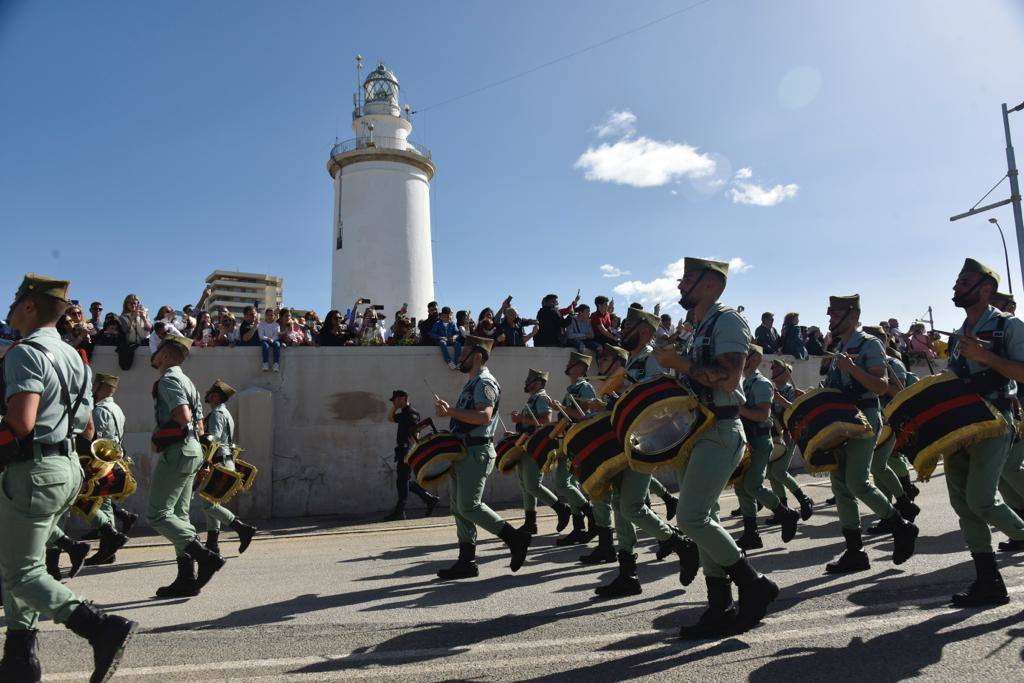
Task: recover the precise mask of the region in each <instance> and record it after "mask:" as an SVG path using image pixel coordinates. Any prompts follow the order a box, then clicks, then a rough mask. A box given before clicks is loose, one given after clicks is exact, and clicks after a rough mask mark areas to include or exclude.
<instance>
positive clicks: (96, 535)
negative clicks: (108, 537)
mask: <svg viewBox="0 0 1024 683" xmlns="http://www.w3.org/2000/svg"><path fill="white" fill-rule="evenodd" d="M78 540H79V541H98V540H100V530H99V529H97V528H96V527H93V528H92V529H89V530H88V531H86V532H85V533H84V534H82V535H81V536H79V537H78Z"/></svg>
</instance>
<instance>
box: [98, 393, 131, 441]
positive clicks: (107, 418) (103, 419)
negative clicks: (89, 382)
mask: <svg viewBox="0 0 1024 683" xmlns="http://www.w3.org/2000/svg"><path fill="white" fill-rule="evenodd" d="M92 422H93V426H94V427H96V438H97V439H113V440H114V441H116V442H117V443H121V442H122V441H124V423H125V419H124V411H123V410H121V406H119V405H117V404H116V403H114V397H113V396H107V397H106V398H104V399H100V400H99V401H96V405H95V407H94V408H93V409H92Z"/></svg>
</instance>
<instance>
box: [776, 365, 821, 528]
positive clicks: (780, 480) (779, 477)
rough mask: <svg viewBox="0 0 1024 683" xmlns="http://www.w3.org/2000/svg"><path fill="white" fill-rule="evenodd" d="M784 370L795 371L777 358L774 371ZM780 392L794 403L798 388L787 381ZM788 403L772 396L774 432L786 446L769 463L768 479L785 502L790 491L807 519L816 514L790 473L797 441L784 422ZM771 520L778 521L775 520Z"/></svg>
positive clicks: (802, 515)
mask: <svg viewBox="0 0 1024 683" xmlns="http://www.w3.org/2000/svg"><path fill="white" fill-rule="evenodd" d="M780 368H781V369H782V371H783V372H786V371H788V372H790V373H792V372H793V368H792V366H790V365H788V364H785V363H783V362H782V361H779V360H775V361H773V363H772V372H773V373H775V372H777V371H778V370H779V369H780ZM777 391H778V393H779V394H780V395H781V396H782V398H784V399H786V400H787V401H789V403H792V402H793V401H794V400H795V399H796V389H795V388H794V387H793V385H792V384H790V383H789V382H786V383H785V384H784V385H782V386H781V387H779V388H778V389H777ZM786 407H787V404H783V403H781V402H780V401H779V400H778V399H777V398H776V397H775V396H774V395H773V396H772V413H773V419H774V424H773V432H774V434H775V435H776V438H777V440H778V442H779V443H780V444H781V445H782V447H784V448H785V449H786V450H785V453H783V455H782V456H781V457H779V458H776V459H775V460H773V461H772V462H770V463H769V464H768V481H769V483H770V484H771V489H772V492H773V493H774V494H775V495H776V496H778V497H779V500H780V501H782V502H783V503H785V502H786V491H789V492H790V493H792V494H793V496H794V497H795V498H796V499H797V502H799V503H800V519H802V520H804V521H807V520H808V519H810V518H811V515H812V514H814V508H813V504H812V502H811V499H810V498H808V497H807V495H806V494H805V493H804V492H803V489H801V488H800V484H799V483H798V482H797V480H796V479H795V478H794V477H793V475H792V474H790V473H789V465H790V462H792V460H793V454H794V453H795V452H796V442H795V441H794V440H793V438H792V437H791V436H790V434H789V433H788V432H787V431H786V430H785V427H784V426H783V423H782V416H783V415H784V414H785V412H786ZM769 522H772V523H777V522H775V521H774V520H769Z"/></svg>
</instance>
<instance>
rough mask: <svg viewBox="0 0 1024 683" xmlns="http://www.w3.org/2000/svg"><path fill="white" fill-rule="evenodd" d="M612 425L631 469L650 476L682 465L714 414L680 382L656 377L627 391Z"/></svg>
mask: <svg viewBox="0 0 1024 683" xmlns="http://www.w3.org/2000/svg"><path fill="white" fill-rule="evenodd" d="M611 423H612V426H613V428H614V431H615V435H616V437H617V438H618V439H619V440H620V441H621V442H622V445H623V452H624V453H625V455H626V460H627V462H628V463H629V467H630V469H632V470H635V471H637V472H644V473H647V474H652V473H654V472H656V471H658V470H660V469H664V468H668V467H679V466H680V465H682V463H683V462H684V461H685V459H686V458H687V457H688V456H689V454H690V451H691V450H693V444H694V442H696V440H697V438H698V437H699V436H700V435H701V434H703V433H704V431H706V430H707V429H708V428H709V427H711V425H712V424H713V423H714V415H713V414H712V412H711V411H710V410H708V409H707V408H706V407H705V406H703V405H702V404H701V403H700V401H698V400H697V397H696V396H694V394H693V392H691V391H690V390H689V389H688V388H687V387H686V386H684V385H683V384H682V382H680V381H679V380H677V379H675V378H674V377H669V376H668V375H659V376H657V377H652V378H651V379H648V380H644V381H643V382H640V383H638V384H634V385H633V386H631V387H630V388H629V389H627V390H626V391H625V393H623V394H622V396H620V397H619V400H618V401H616V402H615V406H614V407H613V408H612V414H611Z"/></svg>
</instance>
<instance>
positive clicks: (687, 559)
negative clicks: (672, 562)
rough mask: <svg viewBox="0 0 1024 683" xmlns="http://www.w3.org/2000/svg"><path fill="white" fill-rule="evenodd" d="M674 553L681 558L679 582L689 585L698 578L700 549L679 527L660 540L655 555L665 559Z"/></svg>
mask: <svg viewBox="0 0 1024 683" xmlns="http://www.w3.org/2000/svg"><path fill="white" fill-rule="evenodd" d="M672 553H675V554H676V557H677V558H678V559H679V583H681V584H683V585H684V586H689V585H690V584H691V583H693V580H694V578H696V576H697V569H698V568H699V567H700V551H699V550H698V549H697V544H696V543H694V542H693V541H692V540H691V539H689V538H687V537H686V536H683V535H682V534H681V533H680V532H679V530H678V529H673V530H672V535H671V536H670V537H669V538H668V539H666V540H664V541H658V550H657V551H656V552H655V553H654V556H655V557H657V558H658V559H659V560H663V559H665V558H666V557H668V556H669V555H671V554H672Z"/></svg>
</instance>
